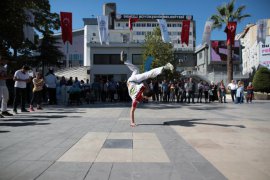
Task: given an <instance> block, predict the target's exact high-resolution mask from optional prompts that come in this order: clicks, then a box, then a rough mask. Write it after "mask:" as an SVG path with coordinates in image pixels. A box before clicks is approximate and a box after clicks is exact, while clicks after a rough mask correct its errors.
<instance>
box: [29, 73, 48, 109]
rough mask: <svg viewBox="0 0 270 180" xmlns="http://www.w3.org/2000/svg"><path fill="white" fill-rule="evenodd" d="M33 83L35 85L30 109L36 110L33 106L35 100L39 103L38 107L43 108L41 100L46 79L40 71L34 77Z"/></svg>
mask: <svg viewBox="0 0 270 180" xmlns="http://www.w3.org/2000/svg"><path fill="white" fill-rule="evenodd" d="M33 85H34V88H33V96H32V100H31V102H30V108H29V110H30V111H35V110H34V107H33V106H34V103H35V102H36V103H37V109H38V110H42V107H41V102H42V90H43V86H44V80H43V77H42V74H41V73H40V72H37V74H36V77H35V78H34V79H33Z"/></svg>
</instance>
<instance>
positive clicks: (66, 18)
mask: <svg viewBox="0 0 270 180" xmlns="http://www.w3.org/2000/svg"><path fill="white" fill-rule="evenodd" d="M60 19H61V29H62V39H63V42H64V44H65V42H66V41H69V43H70V44H72V13H70V12H60Z"/></svg>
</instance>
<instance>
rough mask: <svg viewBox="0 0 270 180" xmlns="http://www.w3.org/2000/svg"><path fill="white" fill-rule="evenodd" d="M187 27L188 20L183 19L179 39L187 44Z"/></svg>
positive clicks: (188, 24) (188, 25)
mask: <svg viewBox="0 0 270 180" xmlns="http://www.w3.org/2000/svg"><path fill="white" fill-rule="evenodd" d="M189 27H190V20H183V26H182V32H181V41H182V44H184V43H186V45H187V46H188V41H189Z"/></svg>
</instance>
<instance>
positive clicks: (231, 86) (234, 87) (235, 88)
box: [227, 80, 238, 102]
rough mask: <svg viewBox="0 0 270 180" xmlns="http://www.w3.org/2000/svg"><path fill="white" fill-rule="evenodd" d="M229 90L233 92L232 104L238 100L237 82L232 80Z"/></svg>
mask: <svg viewBox="0 0 270 180" xmlns="http://www.w3.org/2000/svg"><path fill="white" fill-rule="evenodd" d="M227 88H228V89H229V90H230V91H231V97H232V102H234V100H235V98H236V90H237V88H238V86H237V84H236V82H235V80H232V81H231V83H229V84H228V86H227Z"/></svg>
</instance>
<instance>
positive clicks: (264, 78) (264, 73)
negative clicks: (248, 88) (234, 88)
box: [252, 67, 270, 93]
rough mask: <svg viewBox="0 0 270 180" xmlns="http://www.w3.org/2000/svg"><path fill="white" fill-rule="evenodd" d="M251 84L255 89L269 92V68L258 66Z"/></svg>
mask: <svg viewBox="0 0 270 180" xmlns="http://www.w3.org/2000/svg"><path fill="white" fill-rule="evenodd" d="M252 84H253V86H254V90H255V91H258V92H267V93H270V70H269V69H268V68H266V67H262V68H260V69H259V70H258V71H257V72H256V74H255V76H254V78H253V82H252Z"/></svg>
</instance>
